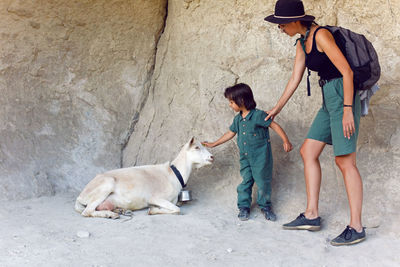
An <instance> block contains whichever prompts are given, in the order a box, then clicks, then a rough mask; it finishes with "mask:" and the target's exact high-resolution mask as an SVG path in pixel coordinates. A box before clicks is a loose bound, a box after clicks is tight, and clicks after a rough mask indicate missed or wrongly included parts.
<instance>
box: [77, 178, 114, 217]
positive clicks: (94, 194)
mask: <svg viewBox="0 0 400 267" xmlns="http://www.w3.org/2000/svg"><path fill="white" fill-rule="evenodd" d="M99 179H101V183H100V184H99V185H98V186H97V187H95V188H93V189H92V190H90V194H88V195H86V196H85V200H86V201H87V203H88V204H87V206H86V208H85V209H84V210H83V212H82V215H83V216H85V217H101V218H111V219H117V218H119V215H118V214H117V213H115V212H112V211H111V210H96V208H97V207H98V206H99V205H101V204H102V203H103V202H104V201H105V200H106V199H107V197H108V196H109V195H110V194H111V193H112V192H113V190H114V187H115V179H114V177H106V176H104V177H101V178H99Z"/></svg>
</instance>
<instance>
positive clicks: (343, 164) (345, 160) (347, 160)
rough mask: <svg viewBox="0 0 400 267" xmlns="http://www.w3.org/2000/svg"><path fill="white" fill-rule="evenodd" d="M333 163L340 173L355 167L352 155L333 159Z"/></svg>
mask: <svg viewBox="0 0 400 267" xmlns="http://www.w3.org/2000/svg"><path fill="white" fill-rule="evenodd" d="M335 163H336V165H337V166H338V167H339V169H340V170H342V171H343V170H346V169H349V168H354V167H356V161H355V156H353V155H352V154H349V155H344V156H337V157H335Z"/></svg>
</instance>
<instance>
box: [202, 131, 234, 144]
mask: <svg viewBox="0 0 400 267" xmlns="http://www.w3.org/2000/svg"><path fill="white" fill-rule="evenodd" d="M235 135H236V133H234V132H232V131H230V130H229V131H227V132H226V133H225V134H224V135H223V136H221V138H219V139H218V140H217V141H215V142H213V143H209V142H201V144H202V145H204V146H206V147H215V146H219V145H220V144H223V143H225V142H227V141H229V140H231V139H232V138H233V137H234V136H235Z"/></svg>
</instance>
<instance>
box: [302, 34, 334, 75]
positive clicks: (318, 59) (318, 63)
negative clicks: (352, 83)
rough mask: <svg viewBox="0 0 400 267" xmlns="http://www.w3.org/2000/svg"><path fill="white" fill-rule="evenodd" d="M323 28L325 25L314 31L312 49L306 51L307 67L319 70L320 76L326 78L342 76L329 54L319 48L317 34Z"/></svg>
mask: <svg viewBox="0 0 400 267" xmlns="http://www.w3.org/2000/svg"><path fill="white" fill-rule="evenodd" d="M323 28H324V27H318V28H317V29H316V30H315V32H314V36H313V42H312V47H311V51H310V53H308V54H307V53H306V67H308V68H309V69H310V70H312V71H316V72H318V75H319V77H321V79H324V80H330V79H334V78H340V77H342V74H341V73H340V72H339V70H338V69H337V68H336V67H335V65H333V63H332V62H331V61H330V59H329V58H328V56H327V55H326V54H325V53H323V52H319V51H318V49H317V44H316V42H315V35H317V32H318V30H319V29H323Z"/></svg>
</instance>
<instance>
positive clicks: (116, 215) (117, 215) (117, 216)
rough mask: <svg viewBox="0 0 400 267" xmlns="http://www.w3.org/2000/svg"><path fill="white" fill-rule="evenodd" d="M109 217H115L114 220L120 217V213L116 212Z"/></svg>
mask: <svg viewBox="0 0 400 267" xmlns="http://www.w3.org/2000/svg"><path fill="white" fill-rule="evenodd" d="M108 218H110V219H113V220H115V219H119V214H117V213H115V214H113V215H111V216H109V217H108Z"/></svg>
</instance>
